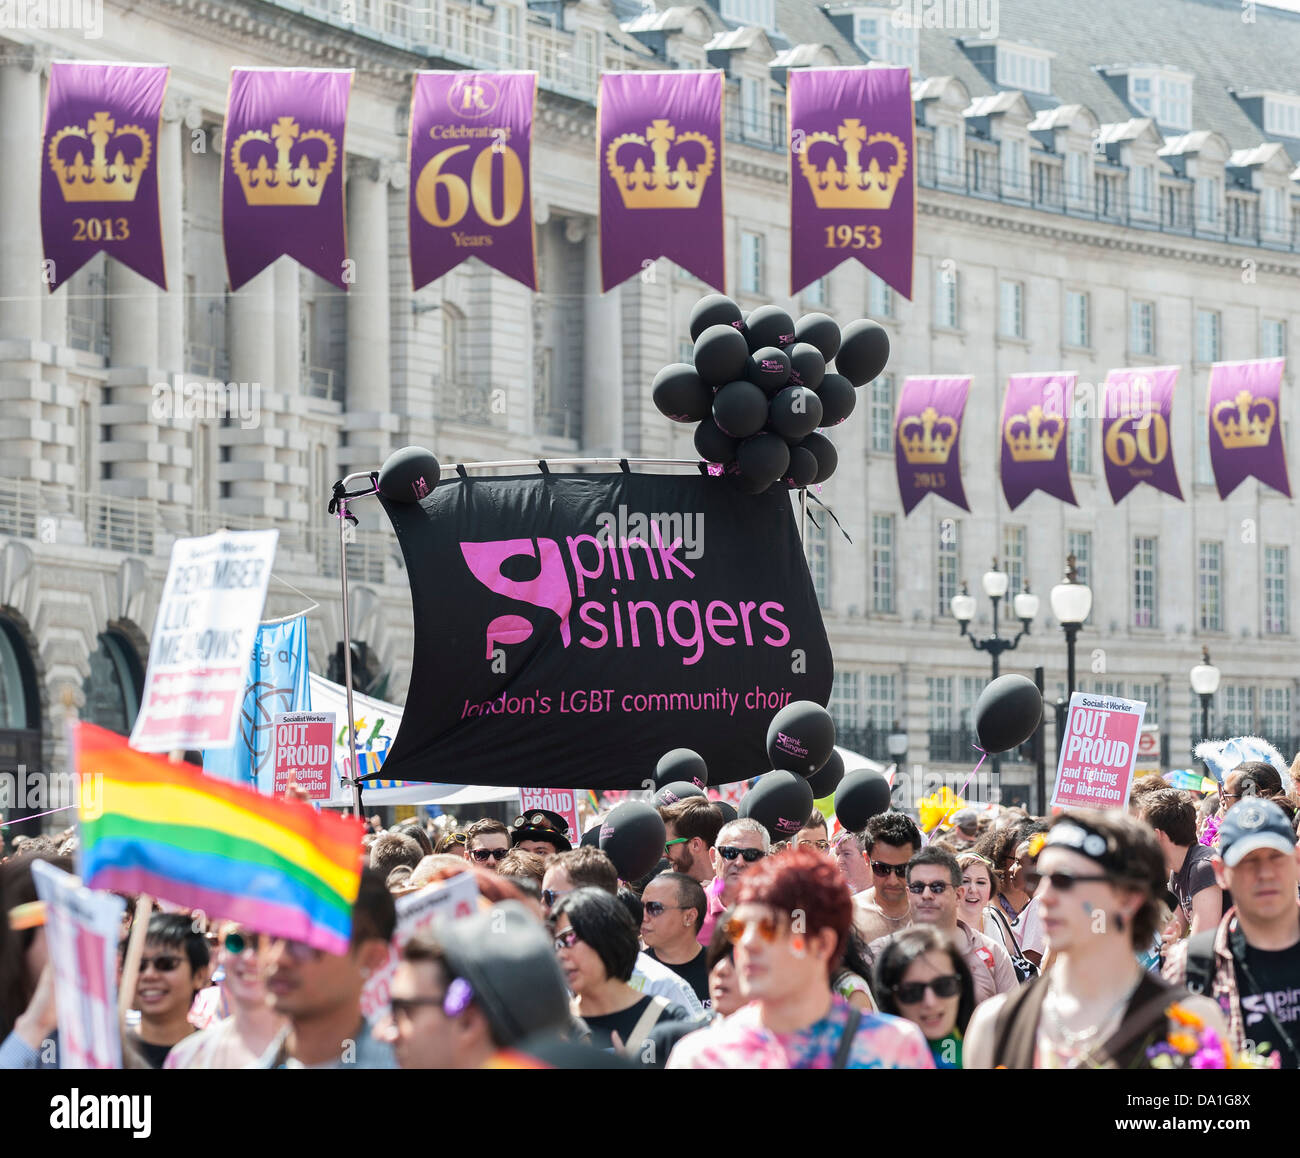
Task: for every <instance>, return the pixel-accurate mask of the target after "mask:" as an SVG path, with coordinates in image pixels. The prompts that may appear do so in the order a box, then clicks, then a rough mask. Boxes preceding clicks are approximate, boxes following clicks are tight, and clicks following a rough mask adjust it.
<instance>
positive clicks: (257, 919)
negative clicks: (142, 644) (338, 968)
mask: <svg viewBox="0 0 1300 1158" xmlns="http://www.w3.org/2000/svg"><path fill="white" fill-rule="evenodd" d="M73 750H74V759H75V767H76V769H77V771H78V772H79V773H80V774H81V776H82V777H83V788H82V793H81V805H80V808H79V820H80V828H81V851H80V872H81V877H82V880H83V881H84V882H85V883H86V885H87V886H88V887H90V888H94V889H112V890H114V891H116V892H123V893H148V894H149V895H150V896H154V897H158V898H159V899H161V900H164V901H170V902H171V903H172V904H176V905H183V906H185V907H186V908H189V909H202V910H203V912H204V913H206V914H207V915H208V916H209V917H219V918H227V919H229V920H234V921H239V922H240V923H241V924H244V925H247V926H248V927H249V928H250V929H253V930H255V931H257V932H261V933H269V934H271V935H272V936H276V937H287V938H291V939H292V940H295V941H302V942H304V943H306V944H308V945H311V946H313V947H314V948H317V949H324V950H325V951H326V952H329V953H340V954H341V953H345V952H347V948H348V938H349V937H350V935H351V932H352V905H353V902H354V901H355V900H356V898H357V890H358V888H359V886H360V879H361V858H362V851H361V836H362V832H363V827H362V824H361V822H360V821H359V820H357V819H355V818H353V817H339V816H334V815H331V814H330V813H327V812H316V811H315V810H314V809H312V808H310V807H307V806H306V805H303V804H298V803H289V802H287V801H283V800H276V799H275V798H274V797H269V796H263V795H261V794H260V793H258V792H255V791H253V790H252V789H251V788H244V787H242V786H240V785H238V784H234V783H231V782H229V781H226V780H219V779H217V778H215V777H212V776H204V775H203V774H202V773H201V772H199V771H197V770H195V769H193V768H190V767H188V766H187V765H184V764H172V763H171V762H169V761H167V760H165V759H162V758H160V757H158V756H150V755H147V754H146V753H144V752H137V751H135V750H134V749H133V748H130V747H128V745H127V742H126V739H125V738H124V737H122V736H118V735H116V734H115V733H113V732H108V731H105V730H104V729H103V728H98V727H95V725H93V724H84V723H79V724H77V725H76V726H75V728H74V730H73ZM85 777H94V778H95V779H94V780H93V781H91V782H90V783H86V782H85V780H84V778H85ZM96 789H98V791H97V790H96Z"/></svg>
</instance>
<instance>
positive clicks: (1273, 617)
mask: <svg viewBox="0 0 1300 1158" xmlns="http://www.w3.org/2000/svg"><path fill="white" fill-rule="evenodd" d="M1287 552H1288V548H1286V547H1265V548H1264V631H1265V632H1266V633H1267V634H1269V635H1285V634H1286V633H1287V632H1288V631H1289V630H1290V628H1289V626H1288V624H1289V621H1290V615H1289V614H1288V610H1289V609H1288V607H1287V604H1288V602H1289V601H1288V599H1287Z"/></svg>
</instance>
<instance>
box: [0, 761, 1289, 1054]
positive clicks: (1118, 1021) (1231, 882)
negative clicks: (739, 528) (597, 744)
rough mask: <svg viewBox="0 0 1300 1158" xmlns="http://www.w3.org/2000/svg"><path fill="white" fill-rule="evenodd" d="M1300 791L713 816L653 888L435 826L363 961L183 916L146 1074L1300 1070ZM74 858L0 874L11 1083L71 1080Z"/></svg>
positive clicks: (527, 835)
mask: <svg viewBox="0 0 1300 1158" xmlns="http://www.w3.org/2000/svg"><path fill="white" fill-rule="evenodd" d="M1287 788H1289V783H1287V782H1286V781H1284V779H1283V777H1282V776H1281V775H1280V774H1279V772H1278V770H1277V769H1275V768H1273V767H1272V766H1270V765H1268V764H1243V765H1241V766H1240V767H1239V768H1237V769H1235V770H1234V771H1232V772H1231V773H1230V774H1229V775H1228V776H1227V777H1226V778H1225V780H1224V783H1223V786H1222V789H1221V791H1220V792H1219V793H1217V794H1213V795H1211V796H1209V797H1206V798H1203V799H1200V800H1199V801H1198V800H1197V799H1196V798H1195V797H1194V796H1193V795H1192V794H1189V793H1187V792H1183V791H1180V790H1176V789H1172V788H1170V787H1168V785H1166V784H1165V782H1164V781H1163V780H1162V779H1161V778H1160V777H1158V776H1147V777H1143V778H1141V779H1140V780H1138V781H1137V782H1136V783H1135V785H1134V787H1133V791H1132V795H1131V803H1130V807H1129V809H1128V810H1126V811H1125V810H1110V811H1095V812H1094V811H1066V812H1061V813H1058V814H1057V815H1055V816H1053V817H1051V818H1038V817H1033V816H1030V815H1028V814H1026V813H1025V812H1024V811H1023V810H1019V809H1014V808H999V807H996V806H990V807H988V808H985V809H983V810H980V811H976V810H974V809H965V810H963V811H961V812H958V813H957V814H956V815H954V816H952V817H951V819H950V820H949V822H948V823H947V824H946V825H944V826H942V827H941V829H939V830H936V831H935V832H932V833H929V834H925V833H922V832H921V830H920V829H919V828H918V827H917V825H916V823H915V822H914V821H913V820H912V819H911V818H910V817H908V816H907V815H906V814H905V813H903V812H899V811H893V810H891V811H887V812H884V813H881V814H879V815H876V816H874V817H873V818H872V819H871V820H870V821H869V822H868V823H867V824H866V826H865V828H864V829H863V830H861V831H856V832H854V831H846V830H843V829H842V828H841V827H840V825H839V824H838V823H837V822H836V821H835V820H834V818H833V817H832V818H830V820H829V821H828V819H827V818H826V817H825V816H823V815H822V814H821V813H820V812H814V813H813V814H812V815H811V816H810V817H809V819H808V821H807V823H806V824H805V825H804V827H803V828H802V829H801V830H800V831H799V832H798V833H796V834H795V835H794V836H793V838H789V839H783V840H782V841H781V842H779V843H774V842H773V836H772V834H771V833H769V832H768V831H767V829H765V828H764V827H763V826H762V825H761V824H759V823H758V822H756V821H755V820H753V819H748V818H739V819H731V820H728V819H726V817H725V816H724V813H723V810H722V809H721V808H719V806H718V805H717V804H715V803H711V802H710V801H708V800H707V799H705V798H703V797H688V798H686V799H682V800H678V801H677V802H676V803H673V804H670V805H667V806H665V807H663V808H662V809H660V810H659V811H660V815H661V817H662V819H663V822H664V828H665V834H666V835H665V843H664V848H663V857H662V859H661V861H660V863H659V865H658V866H657V867H656V869H655V870H654V871H653V872H651V873H650V874H649V875H648V876H646V877H643V878H642V879H639V880H634V881H626V880H620V878H619V872H618V869H617V868H616V866H615V864H614V863H613V861H611V859H610V858H609V856H607V855H606V854H605V853H604V852H603V851H601V849H600V848H599V847H597V846H595V845H592V844H585V843H584V844H581V845H579V846H578V847H574V846H573V843H572V842H571V841H570V839H569V837H570V834H569V832H568V830H567V826H566V824H565V822H564V821H563V819H561V818H560V817H558V816H556V815H555V814H553V813H549V812H545V811H535V812H532V813H530V814H529V815H528V816H527V817H520V818H518V819H517V820H516V821H515V823H514V824H513V825H507V824H505V823H503V822H502V821H499V820H494V819H482V820H477V821H475V822H474V823H472V824H469V825H468V826H466V827H464V828H463V829H460V828H457V827H455V826H454V825H443V826H441V827H437V828H432V827H431V826H426V825H422V824H420V823H419V822H416V821H407V822H404V823H402V824H398V825H396V826H394V827H392V828H390V829H388V830H382V829H379V830H376V831H372V832H371V833H370V834H369V835H367V837H366V839H365V845H366V848H365V852H364V855H365V858H366V867H365V868H364V869H363V871H362V875H361V881H360V889H359V892H358V896H357V899H356V902H355V905H354V908H353V914H352V931H351V943H350V948H349V950H348V952H347V953H346V954H342V955H336V954H331V953H327V952H323V951H321V950H319V949H315V948H312V947H310V946H307V945H305V944H301V943H299V942H295V941H291V940H285V939H282V938H272V937H269V936H264V935H262V934H261V933H259V932H258V931H257V930H255V929H250V928H245V927H243V926H241V925H240V924H239V923H238V922H234V921H217V922H205V921H204V920H202V919H201V918H200V917H199V916H198V915H196V914H191V913H186V912H176V911H169V910H168V907H167V906H165V905H161V906H155V908H156V909H157V911H154V912H152V914H151V915H149V916H148V917H147V920H148V926H147V932H146V934H145V938H144V948H143V952H142V953H141V955H140V962H139V974H138V979H137V980H136V982H135V988H134V993H133V994H132V1000H131V1001H130V1003H129V1004H130V1006H131V1011H130V1013H129V1014H128V1015H127V1017H126V1018H125V1020H124V1022H123V1025H122V1034H121V1041H122V1053H123V1064H124V1065H125V1066H126V1067H128V1068H155V1069H158V1068H165V1069H210V1068H265V1069H276V1068H339V1067H342V1068H348V1067H356V1068H393V1067H401V1068H481V1067H487V1068H533V1067H547V1066H554V1067H562V1068H568V1067H601V1068H604V1067H613V1068H668V1069H740V1068H768V1069H806V1068H811V1069H840V1068H844V1069H867V1068H901V1069H930V1068H939V1069H960V1068H968V1069H978V1068H995V1067H998V1068H1010V1069H1027V1068H1138V1069H1144V1068H1180V1067H1183V1068H1226V1067H1229V1066H1235V1067H1257V1068H1267V1067H1273V1068H1285V1069H1295V1068H1297V1067H1300V1048H1298V1043H1300V854H1298V853H1297V836H1296V817H1297V807H1296V803H1295V802H1294V801H1293V800H1292V799H1291V798H1290V797H1289V796H1288V795H1287V794H1286V789H1287ZM372 827H374V828H377V825H372ZM574 835H575V837H576V834H574ZM74 844H75V837H73V836H72V835H71V834H64V836H62V837H60V838H48V837H42V838H35V839H32V840H28V841H26V842H19V846H18V847H16V848H11V849H10V854H9V856H8V857H7V858H6V859H5V860H4V862H3V863H0V901H2V903H3V909H4V911H5V913H7V914H9V915H10V920H8V921H4V922H0V1068H48V1067H52V1066H56V1065H57V1064H58V1063H57V1056H58V1037H59V1030H58V1015H57V1010H56V1003H55V999H54V986H53V979H52V970H51V967H50V965H49V962H48V954H47V951H46V944H45V938H44V930H43V928H42V927H41V924H40V920H39V917H37V918H35V919H33V918H32V916H31V914H32V912H33V910H34V909H36V908H38V906H34V904H33V902H35V900H36V891H35V885H34V882H33V874H32V865H33V863H35V862H36V861H38V860H45V861H48V862H50V863H52V864H54V865H55V866H56V867H59V868H63V869H65V870H68V871H71V869H72V861H71V859H70V858H69V856H68V855H67V854H68V853H69V852H71V851H73V848H72V845H74ZM463 874H470V875H471V876H472V877H473V879H474V881H475V883H476V885H477V890H478V902H477V903H478V909H477V911H476V912H474V913H472V914H471V915H469V916H461V917H458V918H455V919H451V918H446V919H441V920H439V921H438V922H437V923H436V924H434V925H432V926H431V927H429V928H422V929H419V930H418V931H416V932H414V933H413V934H412V935H411V936H409V937H405V938H399V939H397V940H395V932H396V931H397V928H398V916H397V914H398V906H397V901H398V900H399V899H400V898H401V897H403V896H407V895H409V894H413V893H417V892H420V891H421V890H425V889H428V888H430V887H431V886H433V887H437V886H438V885H439V884H440V883H441V884H443V885H445V884H446V883H447V882H449V881H451V880H453V878H456V877H459V876H462V875H463ZM127 912H128V918H127V919H128V920H129V919H130V918H129V914H130V913H131V906H130V905H128V907H127ZM19 913H21V914H23V919H21V920H19V919H17V918H16V916H15V914H19ZM128 931H129V930H128V928H127V927H125V926H124V928H123V946H124V948H125V945H126V943H127V933H128ZM395 953H396V957H397V964H396V966H395V968H392V969H391V978H390V984H389V986H388V990H387V993H386V1002H385V1004H384V1007H383V1012H382V1013H381V1014H380V1015H379V1016H377V1017H373V1018H371V1019H369V1020H368V1019H367V1017H366V1016H365V1013H364V1012H363V1010H364V1009H365V1008H366V1000H365V994H366V991H367V985H368V984H369V983H370V982H371V981H372V979H373V978H375V977H376V976H378V975H379V974H380V973H382V972H383V970H384V969H385V968H386V966H389V967H391V963H392V961H393V960H394V954H395Z"/></svg>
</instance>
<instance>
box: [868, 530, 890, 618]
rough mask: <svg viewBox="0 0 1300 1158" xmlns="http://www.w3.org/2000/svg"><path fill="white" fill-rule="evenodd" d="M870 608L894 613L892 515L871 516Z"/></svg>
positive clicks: (880, 613) (886, 613)
mask: <svg viewBox="0 0 1300 1158" xmlns="http://www.w3.org/2000/svg"><path fill="white" fill-rule="evenodd" d="M871 610H872V611H874V612H876V613H877V614H879V615H892V614H893V613H894V516H893V515H872V516H871Z"/></svg>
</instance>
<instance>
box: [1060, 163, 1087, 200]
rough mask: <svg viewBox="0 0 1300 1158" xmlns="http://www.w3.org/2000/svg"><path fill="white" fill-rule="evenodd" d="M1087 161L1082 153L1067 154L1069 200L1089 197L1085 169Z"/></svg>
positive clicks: (1066, 187)
mask: <svg viewBox="0 0 1300 1158" xmlns="http://www.w3.org/2000/svg"><path fill="white" fill-rule="evenodd" d="M1086 168H1087V161H1086V160H1085V159H1084V156H1083V154H1082V153H1066V154H1065V199H1066V200H1067V201H1086V200H1087V199H1088V178H1087V175H1086V173H1085V172H1084V170H1085V169H1086Z"/></svg>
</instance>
